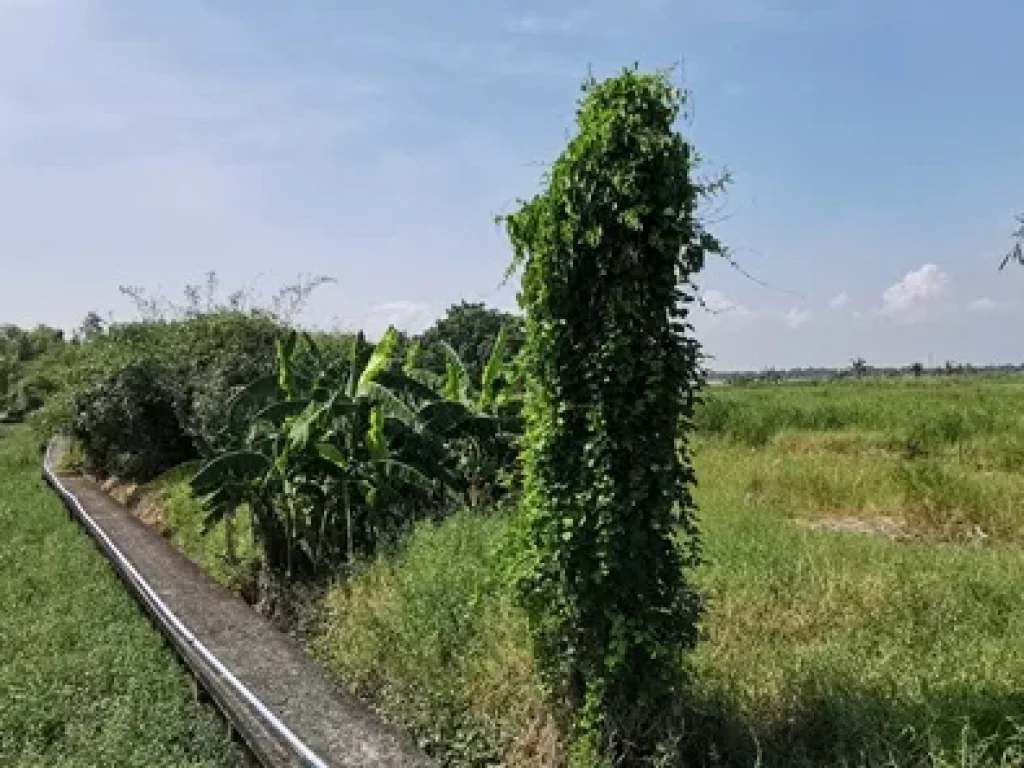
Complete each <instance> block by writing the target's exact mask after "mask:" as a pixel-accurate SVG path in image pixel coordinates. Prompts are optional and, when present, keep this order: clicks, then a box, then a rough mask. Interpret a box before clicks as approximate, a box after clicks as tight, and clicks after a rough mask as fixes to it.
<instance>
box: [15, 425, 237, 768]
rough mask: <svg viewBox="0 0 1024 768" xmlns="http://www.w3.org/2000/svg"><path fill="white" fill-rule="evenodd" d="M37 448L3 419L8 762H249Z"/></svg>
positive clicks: (137, 763) (183, 763)
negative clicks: (50, 475)
mask: <svg viewBox="0 0 1024 768" xmlns="http://www.w3.org/2000/svg"><path fill="white" fill-rule="evenodd" d="M34 448H35V444H34V442H33V441H32V440H31V438H30V437H29V434H28V432H27V431H26V430H25V429H23V428H17V427H10V428H7V427H0V526H2V529H3V536H2V537H0V765H3V766H12V767H13V766H19V767H20V766H26V767H27V766H39V767H40V768H42V767H43V766H45V767H46V768H52V767H53V766H114V765H116V766H140V767H141V766H146V767H147V768H148V767H150V766H210V767H211V768H214V767H215V766H216V767H219V766H237V765H241V758H242V756H241V753H240V751H239V750H238V748H237V747H236V746H235V745H234V744H232V743H231V741H230V740H229V739H228V737H227V729H226V725H225V723H224V722H223V721H222V720H221V719H219V716H218V715H216V714H215V713H214V712H213V711H212V710H210V709H208V708H205V707H200V706H198V705H197V704H195V703H194V702H193V700H192V698H191V693H190V687H189V681H188V678H187V676H186V674H185V672H184V671H183V670H182V669H181V668H180V666H179V665H178V663H177V661H176V660H175V659H174V656H173V655H172V652H171V651H170V650H169V649H167V648H166V647H165V646H164V645H163V643H162V641H161V639H160V637H159V635H158V633H157V632H156V630H155V629H153V627H152V626H151V625H150V624H149V623H148V621H147V620H146V619H145V618H144V617H143V615H142V613H141V612H140V610H139V608H138V606H137V605H136V604H135V603H134V602H133V601H132V600H131V598H130V597H129V596H128V593H127V592H126V591H125V589H124V587H123V586H122V585H121V583H120V582H119V581H118V580H117V578H116V577H115V575H114V574H113V572H112V571H111V570H110V568H109V567H108V565H107V564H106V561H105V560H104V559H103V557H102V555H101V554H100V553H99V551H98V550H97V549H96V548H95V547H94V545H93V544H92V542H91V541H90V540H89V539H88V537H87V536H86V535H85V534H84V533H83V532H82V531H81V529H80V528H79V527H77V525H75V524H74V523H72V522H70V521H69V520H68V519H67V517H66V515H65V513H64V511H63V507H62V506H61V504H60V502H59V500H58V499H57V497H56V495H55V494H53V492H52V491H50V490H48V489H47V488H45V486H44V485H43V484H42V482H41V481H40V479H39V473H40V465H39V462H40V456H39V455H38V454H37V452H36V451H35V450H34Z"/></svg>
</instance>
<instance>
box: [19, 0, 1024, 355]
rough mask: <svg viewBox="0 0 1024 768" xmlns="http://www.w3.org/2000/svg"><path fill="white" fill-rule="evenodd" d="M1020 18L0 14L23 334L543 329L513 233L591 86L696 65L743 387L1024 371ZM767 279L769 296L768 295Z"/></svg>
mask: <svg viewBox="0 0 1024 768" xmlns="http://www.w3.org/2000/svg"><path fill="white" fill-rule="evenodd" d="M1021 30H1024V3H1021V2H1019V0H974V2H967V0H928V1H927V2H925V1H924V0H591V1H590V2H583V1H582V0H545V1H544V2H541V1H540V0H523V1H520V2H514V1H513V0H446V2H443V3H422V2H414V1H413V0H375V1H374V2H372V3H370V2H356V1H355V0H353V1H352V2H345V3H341V2H335V1H334V0H319V1H317V2H314V1H313V0H289V2H287V3H278V2H269V0H264V1H263V2H259V1H254V0H220V1H219V2H212V1H211V2H199V0H176V1H175V2H174V3H153V2H149V3H139V2H131V1H130V0H0V322H15V323H19V324H22V325H31V324H35V323H41V322H45V323H48V324H51V325H56V326H60V327H64V328H67V329H71V328H73V327H75V326H76V325H77V324H78V323H79V322H80V321H81V319H82V318H83V317H84V315H85V314H86V313H87V312H89V311H98V312H99V313H100V314H101V315H103V316H105V317H111V318H114V319H128V318H130V317H131V316H132V311H133V307H132V304H131V302H130V301H128V300H127V299H126V298H125V297H124V296H123V295H122V294H121V293H120V291H119V286H121V285H132V286H141V287H143V288H145V289H147V290H148V291H150V292H151V293H161V292H162V293H164V294H166V295H168V296H171V297H178V296H180V294H181V290H182V287H183V286H184V285H186V284H189V283H196V282H200V281H202V280H203V276H204V274H205V273H206V272H207V271H210V270H213V271H215V272H216V273H217V275H218V276H219V278H220V281H221V284H222V285H223V286H224V290H225V292H229V291H230V290H234V289H236V288H246V289H248V290H250V291H253V292H255V293H257V294H261V295H268V296H269V295H270V294H272V293H273V292H274V290H275V289H276V288H278V287H279V286H281V285H283V284H286V283H289V282H293V281H294V280H295V279H296V278H297V276H299V275H300V274H303V275H326V276H330V277H333V278H334V279H335V280H336V282H335V283H333V284H330V285H326V286H323V287H321V288H319V289H318V290H317V291H316V292H315V293H314V294H313V296H312V299H311V301H310V304H309V306H308V308H307V311H306V312H305V314H304V316H303V318H302V320H303V322H305V323H307V324H309V325H313V326H317V327H323V328H354V327H362V328H365V329H367V330H368V331H369V332H370V333H371V334H376V333H379V332H380V331H381V330H383V329H384V328H385V327H386V326H387V325H388V324H389V323H395V324H397V325H398V326H399V327H402V328H404V329H406V330H408V331H411V332H415V331H419V330H422V329H423V328H425V327H426V326H428V325H429V324H430V323H431V322H432V321H433V320H434V319H436V318H437V317H439V316H441V315H443V313H444V311H445V309H446V308H447V307H448V306H450V305H451V304H453V303H456V302H458V301H461V300H463V299H466V300H472V301H486V302H487V303H489V304H492V305H494V306H498V307H501V308H504V309H513V308H514V307H515V295H516V281H515V280H512V281H510V282H508V283H505V284H504V285H503V284H502V281H503V275H504V272H505V269H506V267H507V265H508V263H509V260H510V249H509V245H508V240H507V237H506V236H505V234H504V232H503V231H502V229H501V228H500V227H499V226H498V225H496V224H495V216H497V215H499V214H502V213H508V212H511V211H512V210H514V208H515V205H516V201H517V200H518V199H523V198H528V197H530V196H532V195H533V194H535V193H536V192H537V191H538V190H539V189H540V184H541V183H542V177H543V174H544V171H545V167H546V165H547V164H549V163H550V162H551V161H552V160H553V159H554V158H555V157H556V156H557V155H558V153H559V151H560V150H561V149H562V148H563V147H564V145H565V142H566V139H567V137H568V136H569V135H570V133H571V131H572V128H573V119H574V113H575V103H576V100H577V98H578V97H579V95H580V84H581V82H582V81H583V79H584V78H585V77H586V76H587V73H588V72H593V74H594V75H595V76H597V77H605V76H609V75H612V74H615V73H616V72H617V71H619V70H620V69H621V68H622V67H623V66H626V65H629V64H631V63H633V62H638V63H639V64H640V66H641V67H642V68H645V69H656V68H663V67H671V66H675V70H674V74H673V77H674V78H675V80H676V82H677V83H679V84H680V85H683V86H685V87H686V88H687V89H688V91H689V92H690V102H689V112H690V114H689V117H688V119H687V120H686V121H684V122H681V124H680V130H682V131H683V132H684V134H685V135H686V136H687V137H688V139H690V140H691V141H692V142H693V144H694V145H695V147H696V148H697V149H698V151H699V152H700V154H701V155H702V156H703V157H704V158H705V163H706V167H705V170H706V172H707V173H709V174H713V173H719V172H722V171H728V172H729V173H730V174H731V176H732V179H733V182H732V184H731V186H730V187H729V189H728V191H727V193H726V194H725V195H724V196H723V197H722V198H721V199H720V200H718V201H717V202H716V203H715V204H714V205H713V206H711V207H710V208H709V209H708V210H707V211H706V212H705V213H706V216H707V217H708V220H709V221H710V222H711V224H710V226H711V229H712V230H713V231H714V232H715V233H716V234H717V235H718V236H719V237H720V239H722V240H723V241H724V242H725V243H726V244H727V245H728V246H729V247H730V248H731V249H732V252H733V255H734V258H735V259H736V261H737V262H738V263H739V264H740V265H741V266H742V268H743V269H744V270H745V272H747V273H749V275H750V276H752V277H748V276H746V275H744V274H741V273H740V272H739V271H737V270H735V269H733V268H731V267H730V266H729V265H728V264H726V263H725V262H724V261H721V260H718V261H716V262H713V263H712V264H710V265H709V267H708V268H707V269H706V271H705V272H703V273H702V274H700V275H699V276H698V278H697V282H698V284H699V286H700V288H701V291H702V293H703V295H704V298H705V303H706V304H707V306H708V308H709V311H703V310H702V311H699V312H698V313H697V316H696V317H695V326H696V332H697V334H698V336H699V338H700V339H701V341H702V343H703V344H704V346H705V350H706V351H707V352H708V353H709V354H711V355H712V356H713V360H712V364H711V365H712V367H713V368H715V369H718V370H737V369H745V370H756V369H761V368H766V367H769V366H774V367H782V368H788V367H796V366H814V365H824V366H843V365H846V364H848V363H849V361H850V359H851V358H854V357H863V358H865V359H866V360H867V361H868V363H869V364H873V365H893V364H910V363H913V362H917V361H920V362H923V363H925V364H928V363H929V362H932V363H934V364H936V365H941V364H942V363H944V362H945V361H946V360H955V361H958V362H961V363H973V364H984V363H997V362H998V363H1003V362H1016V363H1019V362H1022V360H1024V334H1020V333H1017V332H1014V331H1013V330H1011V329H1012V328H1014V327H1016V326H1019V324H1020V322H1021V319H1022V316H1024V301H1022V289H1024V268H1018V269H1016V270H1014V269H1011V268H1007V270H1006V271H1004V272H999V271H998V270H997V266H998V263H999V261H1000V259H1001V257H1002V255H1003V254H1004V253H1005V252H1006V251H1007V250H1008V249H1009V247H1010V245H1011V238H1010V233H1011V232H1012V230H1013V228H1014V220H1013V216H1014V214H1015V213H1017V212H1020V211H1024V101H1022V100H1021V99H1020V85H1021V84H1020V74H1021V67H1020V53H1019V50H1020V46H1019V38H1020V33H1021ZM752 278H753V279H752Z"/></svg>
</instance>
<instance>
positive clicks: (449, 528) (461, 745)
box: [312, 512, 541, 766]
mask: <svg viewBox="0 0 1024 768" xmlns="http://www.w3.org/2000/svg"><path fill="white" fill-rule="evenodd" d="M507 554H508V540H507V535H506V518H505V517H504V516H503V515H494V514H491V515H486V516H484V515H479V514H474V513H468V512H460V513H457V514H455V515H454V516H452V517H451V518H450V519H449V520H446V521H445V522H444V523H443V524H440V525H437V524H434V523H429V522H425V523H421V524H419V525H417V526H416V528H415V529H414V530H413V531H411V532H410V535H409V536H408V537H407V538H406V539H405V541H404V542H403V545H402V547H401V549H400V550H399V552H398V553H397V554H396V555H395V556H394V557H392V558H389V559H386V560H385V559H382V560H379V561H377V562H375V563H374V564H373V565H371V566H370V567H369V568H367V569H366V570H364V571H362V572H360V573H358V574H357V575H355V576H354V577H353V578H352V579H350V580H349V581H347V582H346V583H345V584H341V585H338V586H336V587H334V588H333V589H332V590H331V592H330V594H329V595H328V598H327V611H326V616H325V618H324V621H323V630H322V632H321V633H320V635H319V636H318V637H317V638H316V640H315V641H314V643H313V646H312V650H313V653H314V656H315V657H316V658H318V659H319V660H320V661H321V662H323V663H324V665H325V666H326V667H327V669H328V671H329V672H331V673H332V674H333V675H334V676H335V677H336V678H337V679H338V680H339V681H340V682H341V683H342V684H343V685H345V687H346V688H348V689H349V690H352V691H354V692H355V693H357V694H359V695H361V696H364V697H372V698H373V700H374V702H375V704H376V705H377V706H378V707H379V708H381V709H382V710H383V711H384V713H385V714H386V716H387V717H388V718H389V719H391V720H393V721H396V722H397V723H399V724H400V725H402V726H403V727H405V728H407V729H408V730H410V731H411V732H412V733H413V735H414V736H416V737H417V738H418V740H419V741H420V743H422V744H423V745H424V746H425V747H426V748H427V749H428V751H429V752H430V753H431V754H433V755H434V756H435V757H437V758H438V760H439V762H440V763H441V764H442V765H445V766H465V765H495V764H498V761H499V760H501V759H502V758H503V757H507V756H508V754H507V753H508V752H509V751H510V750H511V749H512V748H513V745H514V742H515V741H516V739H517V738H521V736H522V734H523V733H524V732H526V731H527V730H528V729H529V727H530V725H531V722H532V719H533V718H535V717H536V716H537V710H538V708H539V706H540V704H541V697H540V690H539V686H538V684H537V680H536V677H535V672H534V669H533V665H532V663H531V660H530V654H529V649H528V648H527V647H526V646H525V645H524V643H523V642H522V639H523V636H524V635H525V632H526V625H525V617H524V616H523V615H522V614H521V612H520V611H518V610H517V609H516V607H515V606H514V604H513V595H512V593H511V590H509V589H508V586H507V579H505V578H503V568H504V562H505V560H506V558H507ZM501 764H505V765H507V764H509V763H508V762H503V763H501ZM521 764H524V765H525V763H521Z"/></svg>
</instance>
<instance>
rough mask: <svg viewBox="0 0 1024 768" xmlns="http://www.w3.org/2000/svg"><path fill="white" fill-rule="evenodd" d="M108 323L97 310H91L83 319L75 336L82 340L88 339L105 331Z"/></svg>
mask: <svg viewBox="0 0 1024 768" xmlns="http://www.w3.org/2000/svg"><path fill="white" fill-rule="evenodd" d="M105 326H106V324H105V323H104V322H103V318H102V317H100V316H99V315H98V314H97V313H96V312H90V313H89V314H87V315H86V316H85V318H84V319H83V320H82V323H81V325H79V326H78V329H77V330H76V331H75V338H76V339H78V340H80V341H88V340H89V339H91V338H93V337H95V336H99V335H100V334H101V333H103V329H104V327H105Z"/></svg>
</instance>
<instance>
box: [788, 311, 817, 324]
mask: <svg viewBox="0 0 1024 768" xmlns="http://www.w3.org/2000/svg"><path fill="white" fill-rule="evenodd" d="M812 317H814V315H813V313H812V312H811V311H810V310H807V309H803V308H802V307H793V309H791V310H789V312H787V313H786V315H785V318H784V319H785V321H786V325H788V326H789V327H790V328H799V327H800V326H801V325H804V324H806V323H809V322H810V321H811V318H812Z"/></svg>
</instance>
